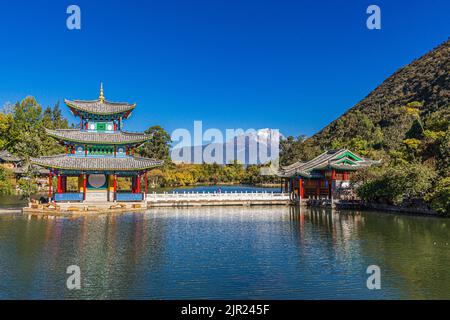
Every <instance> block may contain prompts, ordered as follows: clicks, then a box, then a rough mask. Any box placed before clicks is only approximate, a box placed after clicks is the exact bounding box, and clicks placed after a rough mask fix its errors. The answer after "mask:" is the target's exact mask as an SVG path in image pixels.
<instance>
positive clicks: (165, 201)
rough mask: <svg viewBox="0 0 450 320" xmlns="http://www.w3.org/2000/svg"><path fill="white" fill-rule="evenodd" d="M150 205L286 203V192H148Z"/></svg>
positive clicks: (287, 199) (287, 202)
mask: <svg viewBox="0 0 450 320" xmlns="http://www.w3.org/2000/svg"><path fill="white" fill-rule="evenodd" d="M146 201H147V204H148V206H150V207H172V206H219V205H220V206H224V205H249V206H250V205H288V204H289V194H288V193H275V192H214V193H210V192H183V193H175V192H172V193H169V192H165V193H149V194H147V195H146Z"/></svg>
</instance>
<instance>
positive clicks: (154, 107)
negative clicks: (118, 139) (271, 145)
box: [0, 0, 450, 136]
mask: <svg viewBox="0 0 450 320" xmlns="http://www.w3.org/2000/svg"><path fill="white" fill-rule="evenodd" d="M70 4H77V5H79V6H80V8H81V30H74V31H70V30H68V29H67V28H66V18H67V16H68V15H67V14H66V8H67V6H68V5H70ZM370 4H377V5H379V6H380V7H381V10H382V29H381V30H379V31H378V30H368V29H367V28H366V19H367V16H368V15H367V14H366V8H367V7H368V5H370ZM449 12H450V1H448V0H434V1H433V0H428V1H425V0H423V1H399V0H396V1H393V0H389V1H385V0H383V1H380V0H374V1H356V0H355V1H350V0H345V1H344V0H340V1H337V0H336V1H300V0H298V1H293V0H292V1H286V0H271V1H269V0H220V1H218V0H178V1H173V0H164V1H163V0H159V1H143V0H140V1H138V0H135V1H133V0H128V1H112V0H109V1H99V0H95V1H92V0H90V1H82V0H71V1H65V0H58V1H54V0H47V1H42V0H38V1H21V0H16V1H8V2H7V4H6V2H2V4H1V7H0V37H1V50H0V105H3V104H4V103H6V102H15V101H17V100H20V99H22V98H23V97H24V96H26V95H33V96H35V97H36V98H37V99H38V101H39V102H40V103H41V104H42V105H43V106H47V105H53V104H55V103H56V102H57V101H58V100H59V101H61V102H62V101H63V99H64V98H69V99H87V100H88V99H96V98H97V97H98V94H99V83H100V81H103V83H104V86H105V96H106V98H107V99H109V100H119V101H128V102H136V103H137V104H138V108H137V109H136V110H135V112H134V114H133V116H132V117H131V118H130V120H129V121H128V123H127V124H126V125H127V126H126V128H128V129H130V130H135V131H138V130H144V129H146V128H147V127H148V126H150V125H154V124H159V125H161V126H163V127H164V128H166V129H167V130H168V131H169V132H171V131H172V130H174V129H176V128H188V129H190V128H192V126H193V121H194V120H203V126H204V127H207V128H211V127H215V128H219V129H225V128H244V129H246V128H255V129H258V128H266V127H270V128H278V129H280V130H281V132H282V133H283V134H285V135H295V136H297V135H299V134H302V133H304V134H308V135H310V134H313V133H314V132H316V131H318V130H320V129H321V128H322V127H323V126H325V125H327V124H328V123H329V122H330V121H332V120H333V119H335V118H336V117H338V116H339V115H341V114H342V113H344V112H345V111H346V110H347V109H348V108H350V107H351V106H353V105H354V104H355V103H357V102H358V101H359V100H361V99H362V98H364V97H365V96H366V95H367V94H368V93H369V92H370V91H371V90H373V89H374V88H375V87H376V86H377V85H378V84H380V83H381V82H382V81H383V80H384V79H385V78H386V77H388V76H389V75H390V74H392V73H393V72H394V71H395V70H397V69H398V68H399V67H401V66H403V65H405V64H408V63H409V62H411V61H412V60H413V59H415V58H417V57H419V56H420V55H422V54H424V53H426V52H427V51H429V50H431V49H432V48H433V47H435V46H437V45H439V44H440V43H442V42H443V41H445V40H447V39H448V37H449V36H450V19H449V18H450V17H449ZM62 106H63V109H64V112H65V115H66V116H69V112H68V111H67V108H66V107H65V105H62ZM70 119H71V120H73V118H72V117H70Z"/></svg>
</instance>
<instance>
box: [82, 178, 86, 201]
mask: <svg viewBox="0 0 450 320" xmlns="http://www.w3.org/2000/svg"><path fill="white" fill-rule="evenodd" d="M83 200H86V174H83Z"/></svg>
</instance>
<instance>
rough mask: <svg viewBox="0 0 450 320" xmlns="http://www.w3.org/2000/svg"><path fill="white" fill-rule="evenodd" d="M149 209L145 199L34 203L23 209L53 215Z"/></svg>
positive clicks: (32, 213)
mask: <svg viewBox="0 0 450 320" xmlns="http://www.w3.org/2000/svg"><path fill="white" fill-rule="evenodd" d="M142 210H147V204H146V202H145V201H140V202H108V201H102V202H98V201H95V202H92V201H85V202H81V203H80V202H74V203H65V202H63V203H57V204H34V203H30V204H29V205H28V207H25V208H23V209H22V212H23V213H24V214H30V215H53V216H74V215H86V214H99V213H112V212H118V213H120V212H132V211H142Z"/></svg>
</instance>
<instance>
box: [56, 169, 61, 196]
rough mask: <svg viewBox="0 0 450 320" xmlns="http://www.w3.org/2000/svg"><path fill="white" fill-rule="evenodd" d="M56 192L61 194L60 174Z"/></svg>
mask: <svg viewBox="0 0 450 320" xmlns="http://www.w3.org/2000/svg"><path fill="white" fill-rule="evenodd" d="M56 192H58V193H61V175H60V174H59V173H58V180H57V184H56Z"/></svg>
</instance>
